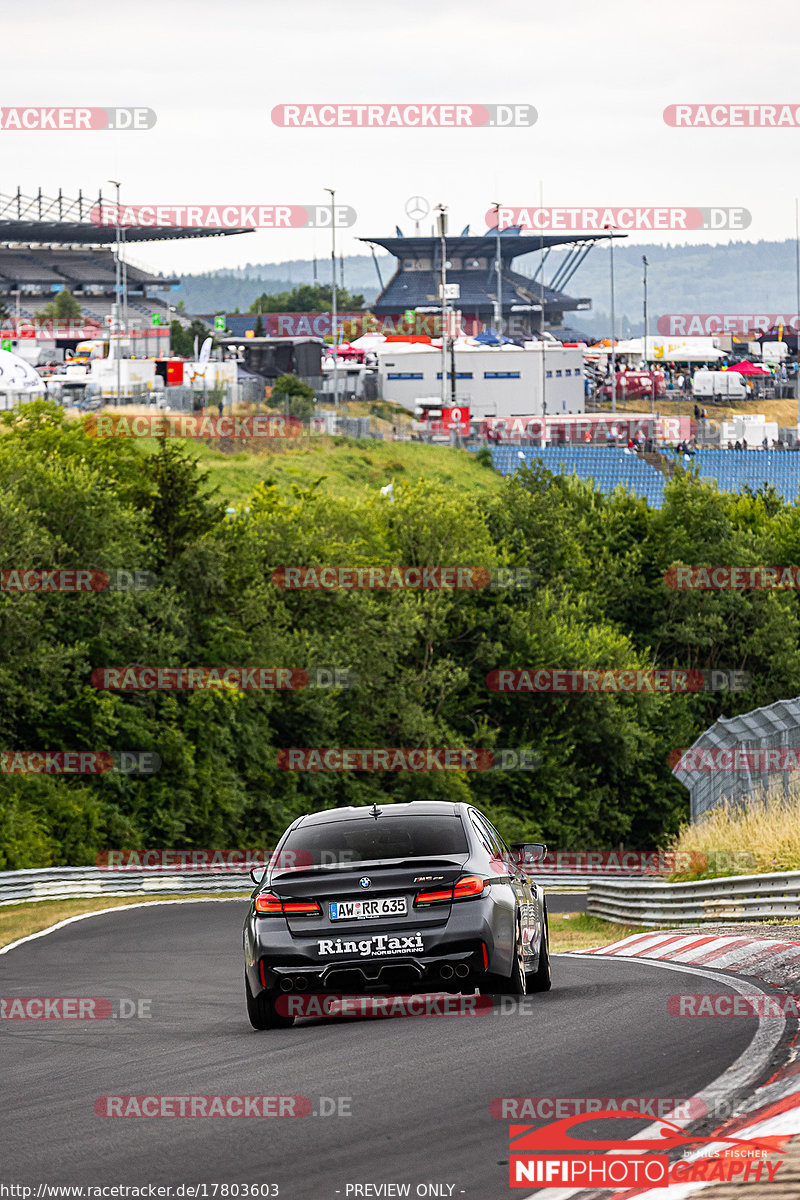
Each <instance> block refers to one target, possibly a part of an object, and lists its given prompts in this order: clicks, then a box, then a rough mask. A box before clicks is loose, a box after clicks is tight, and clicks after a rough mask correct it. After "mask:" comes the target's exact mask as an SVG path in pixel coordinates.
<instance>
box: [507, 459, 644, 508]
mask: <svg viewBox="0 0 800 1200" xmlns="http://www.w3.org/2000/svg"><path fill="white" fill-rule="evenodd" d="M491 455H492V463H493V464H494V466H495V468H496V470H498V471H499V472H500V473H501V475H513V474H514V473H515V471H519V470H520V469H521V468H522V467H523V466H524V467H532V466H533V465H534V464H535V463H539V464H540V465H541V466H543V467H546V468H547V470H548V471H552V472H553V474H554V475H559V474H561V475H572V474H575V475H577V476H578V477H579V478H581V479H590V480H593V482H594V485H595V487H596V488H597V490H598V491H600V492H602V493H603V494H604V495H606V496H610V495H611V493H612V492H613V491H614V489H615V488H616V487H618V486H619V485H620V484H622V485H623V486H624V487H626V488H628V489H629V490H630V491H632V492H634V493H635V494H636V495H637V496H641V497H642V498H643V499H644V500H647V502H648V504H649V505H650V507H651V508H661V506H662V504H663V502H664V488H665V486H666V482H667V480H666V477H665V475H664V474H663V472H662V471H660V470H659V469H658V468H657V467H654V466H652V465H651V464H650V463H649V462H648V461H647V459H645V458H643V457H642V456H641V455H639V454H636V453H633V452H631V451H628V450H625V449H623V448H621V447H606V446H520V445H507V446H492V447H491Z"/></svg>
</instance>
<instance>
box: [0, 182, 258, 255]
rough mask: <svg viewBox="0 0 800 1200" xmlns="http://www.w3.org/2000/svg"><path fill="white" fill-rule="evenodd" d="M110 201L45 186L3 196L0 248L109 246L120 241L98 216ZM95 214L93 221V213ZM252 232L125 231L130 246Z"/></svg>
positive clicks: (99, 195) (193, 229) (183, 228)
mask: <svg viewBox="0 0 800 1200" xmlns="http://www.w3.org/2000/svg"><path fill="white" fill-rule="evenodd" d="M109 203H110V200H109V198H108V197H107V196H106V197H104V196H103V193H102V191H101V192H98V193H97V195H96V196H93V195H84V194H83V192H82V191H79V192H78V195H77V198H75V199H70V198H69V197H67V196H64V195H63V194H62V192H61V189H60V188H59V191H58V195H56V196H45V195H43V194H42V190H41V188H40V189H39V191H38V193H37V194H36V195H35V196H26V195H23V193H22V192H21V190H20V189H19V188H17V191H16V192H15V193H13V194H4V193H0V245H5V246H9V245H27V246H48V245H49V246H108V245H110V244H111V243H112V242H114V241H115V240H116V236H117V230H116V227H115V225H113V224H101V223H100V222H99V221H97V220H96V214H97V212H98V210H99V209H102V208H103V205H104V204H105V205H108V204H109ZM93 213H94V214H95V220H92V215H93ZM253 232H254V231H253V230H252V229H249V228H248V229H244V228H243V229H211V228H206V227H201V228H198V227H196V226H192V227H191V228H189V227H187V226H183V225H176V226H161V227H158V226H141V227H137V226H133V227H132V226H130V225H127V226H126V227H125V229H124V239H125V241H126V242H157V241H169V240H174V239H175V238H197V237H229V236H231V235H232V234H235V233H253Z"/></svg>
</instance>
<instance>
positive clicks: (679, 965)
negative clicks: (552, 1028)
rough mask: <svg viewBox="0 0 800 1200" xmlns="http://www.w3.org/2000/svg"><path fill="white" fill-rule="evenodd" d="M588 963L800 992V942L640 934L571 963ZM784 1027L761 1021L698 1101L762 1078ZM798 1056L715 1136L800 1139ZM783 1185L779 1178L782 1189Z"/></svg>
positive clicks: (687, 1188)
mask: <svg viewBox="0 0 800 1200" xmlns="http://www.w3.org/2000/svg"><path fill="white" fill-rule="evenodd" d="M584 955H590V956H592V957H608V958H628V959H639V960H641V961H642V962H647V961H650V962H654V963H658V964H660V965H661V966H662V967H664V968H666V969H668V970H670V969H671V970H681V969H685V970H687V971H689V972H690V973H692V974H695V973H696V974H704V975H707V974H708V973H709V972H710V971H711V970H713V971H721V972H728V973H730V975H731V976H732V978H731V979H730V981H729V983H730V985H731V986H733V987H734V988H735V989H736V990H737V991H746V992H749V991H750V988H751V985H748V984H747V983H746V982H744V981H743V980H741V979H736V978H734V976H741V975H744V976H745V977H749V978H751V979H753V980H757V981H758V983H760V984H763V983H766V984H772V985H773V986H774V987H777V988H782V989H784V990H787V991H788V990H796V989H798V986H799V985H800V941H797V942H781V941H778V940H776V939H769V938H757V937H744V936H735V935H720V934H697V933H690V934H679V933H667V932H665V931H664V930H657V931H655V932H652V933H637V934H632V935H631V936H630V937H626V938H622V939H621V940H620V941H618V942H612V943H611V944H610V945H608V946H596V947H594V948H593V949H591V950H582V951H580V952H574V953H573V954H571V955H569V957H575V958H578V957H583V956H584ZM704 967H705V968H708V972H707V971H704V970H703V968H704ZM782 1026H783V1020H782V1018H776V1017H761V1018H760V1019H759V1026H758V1031H757V1032H756V1035H755V1037H754V1039H753V1041H752V1042H751V1044H750V1046H749V1047H748V1048H747V1050H746V1051H745V1052H744V1054H742V1055H741V1056H740V1058H739V1059H738V1060H737V1061H736V1062H735V1063H733V1065H732V1066H731V1067H729V1068H728V1070H727V1071H725V1072H724V1073H723V1075H721V1076H720V1077H719V1079H717V1080H715V1081H714V1082H713V1083H712V1084H710V1085H709V1087H708V1088H706V1089H705V1090H704V1091H703V1092H700V1093H699V1094H698V1097H697V1099H705V1098H707V1097H709V1096H714V1097H716V1099H719V1098H720V1097H721V1096H722V1095H724V1094H725V1093H727V1094H732V1093H734V1092H735V1091H736V1090H737V1086H736V1085H737V1083H740V1082H741V1075H742V1074H743V1072H745V1071H747V1069H748V1064H752V1065H753V1066H754V1067H755V1069H756V1073H757V1072H758V1066H759V1063H763V1062H764V1060H765V1057H767V1056H768V1052H769V1048H770V1046H772V1047H774V1046H775V1045H776V1044H777V1041H778V1040H779V1037H780V1032H779V1030H780V1029H781V1027H782ZM776 1033H777V1036H776ZM795 1054H796V1051H794V1052H793V1061H792V1062H790V1063H789V1064H787V1065H785V1066H783V1067H781V1068H780V1069H779V1070H777V1071H776V1072H775V1073H774V1075H772V1077H771V1078H770V1079H768V1080H767V1081H766V1083H763V1084H762V1085H761V1086H760V1087H757V1088H756V1089H755V1091H754V1092H753V1094H752V1095H751V1096H750V1098H749V1099H746V1100H742V1101H741V1102H740V1103H739V1104H738V1105H737V1108H738V1110H739V1111H738V1113H737V1115H736V1116H735V1117H731V1118H730V1119H729V1120H727V1121H724V1122H723V1123H722V1124H720V1125H719V1126H718V1127H717V1128H716V1129H714V1130H713V1133H712V1134H711V1135H710V1136H714V1135H720V1136H728V1135H730V1136H732V1137H737V1138H750V1137H757V1136H758V1135H767V1134H789V1135H791V1136H795V1135H797V1134H800V1059H798V1060H797V1061H795V1060H794V1055H795ZM737 1076H738V1077H739V1078H738V1079H737ZM669 1119H670V1120H672V1121H673V1122H674V1124H676V1125H687V1124H689V1123H690V1122H688V1121H686V1120H685V1119H681V1120H678V1119H677V1118H676V1117H670V1118H669ZM657 1129H658V1123H655V1124H652V1125H649V1126H648V1127H647V1128H646V1129H643V1130H641V1132H640V1133H638V1134H637V1135H636V1137H634V1138H632V1139H631V1142H632V1143H635V1141H636V1140H637V1138H652V1137H653V1136H654V1134H655V1132H656V1131H657ZM726 1148H727V1146H726V1143H725V1142H719V1143H715V1144H709V1143H706V1144H705V1145H704V1146H703V1147H702V1149H701V1150H698V1151H695V1152H689V1153H687V1154H685V1155H684V1157H685V1158H686V1159H687V1160H689V1161H695V1160H697V1159H700V1158H703V1157H707V1156H708V1155H709V1154H713V1153H716V1152H718V1151H719V1152H722V1151H724V1150H725V1149H726ZM779 1178H780V1176H779V1175H777V1176H776V1181H777V1180H779ZM720 1182H723V1181H722V1180H719V1179H710V1180H708V1181H703V1180H694V1181H692V1182H689V1183H676V1184H670V1185H669V1186H668V1187H659V1188H645V1189H640V1188H628V1189H625V1190H624V1191H616V1192H608V1191H606V1192H604V1193H603V1195H604V1196H607V1197H609V1200H633V1197H639V1198H644V1197H649V1198H650V1200H656V1198H658V1200H684V1198H685V1197H687V1196H691V1195H693V1194H694V1193H695V1192H698V1191H701V1190H703V1189H704V1188H707V1187H713V1186H714V1184H715V1183H720ZM753 1182H754V1183H755V1181H753ZM740 1186H744V1185H740ZM757 1186H759V1187H767V1188H768V1187H769V1184H768V1183H767V1182H766V1180H761V1181H760V1183H759V1184H758V1185H757ZM743 1194H744V1195H746V1194H747V1193H746V1192H744V1193H743ZM589 1195H596V1192H594V1191H592V1192H590V1191H588V1190H587V1189H585V1188H583V1189H575V1188H557V1189H556V1188H547V1189H546V1190H538V1191H535V1192H532V1193H531V1194H530V1196H529V1197H526V1198H525V1200H533V1197H536V1198H537V1200H542V1198H545V1197H546V1200H567V1198H568V1197H572V1196H589Z"/></svg>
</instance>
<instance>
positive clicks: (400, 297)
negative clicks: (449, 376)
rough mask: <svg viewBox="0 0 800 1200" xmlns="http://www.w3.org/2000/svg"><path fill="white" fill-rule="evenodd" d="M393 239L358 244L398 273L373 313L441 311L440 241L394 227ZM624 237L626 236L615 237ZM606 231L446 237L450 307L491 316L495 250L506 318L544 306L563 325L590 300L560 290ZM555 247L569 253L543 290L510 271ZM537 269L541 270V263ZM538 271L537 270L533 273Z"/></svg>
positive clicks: (510, 232) (533, 280)
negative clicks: (386, 256) (380, 252)
mask: <svg viewBox="0 0 800 1200" xmlns="http://www.w3.org/2000/svg"><path fill="white" fill-rule="evenodd" d="M397 235H398V236H396V237H389V238H386V237H383V238H380V237H379V238H374V237H365V238H360V239H359V240H360V241H363V242H369V243H373V244H374V245H376V246H381V247H382V248H383V249H384V250H388V251H389V253H390V254H393V255H394V256H395V257H396V258H397V260H398V269H397V271H396V273H395V275H394V276H393V277H392V279H390V280H389V282H388V284H387V285H386V287H384V288H383V290H382V291H381V293H380V295H379V296H378V298H377V300H376V301H375V302H374V304H373V305H372V309H373V311H374V312H376V313H379V314H383V313H398V312H403V311H404V310H406V309H423V310H424V309H426V308H430V307H431V306H433V307H436V308H439V307H440V306H441V301H440V300H439V277H440V274H441V249H442V245H441V238H440V237H438V236H437V235H435V234H431V235H430V236H428V237H423V236H420V235H419V234H415V236H414V237H404V236H403V234H402V231H401V230H400V229H399V228H398V229H397ZM612 236H614V237H624V236H625V235H624V234H613V235H612ZM608 237H609V235H608V234H607V233H603V234H597V233H586V234H583V233H576V234H563V235H562V234H557V235H548V234H532V235H527V234H526V235H525V236H522V235H521V233H520V230H519V228H518V227H514V228H512V229H506V230H503V231H502V232H501V233H500V234H499V235H498V234H497V232H496V231H495V230H492V229H490V230H488V231H487V232H486V233H485V234H482V235H479V236H475V235H473V234H470V232H469V226H467V227H466V229H465V230H464V231H463V232H462V233H461V234H460V235H459V236H457V237H447V238H446V240H445V245H446V251H447V257H448V260H450V265H449V266H448V267H447V282H448V284H449V285H451V286H452V285H457V287H458V299H457V300H455V301H453V305H454V307H456V308H458V309H460V310H461V311H463V312H468V313H474V314H479V313H489V312H492V311H493V309H494V306H495V303H496V300H497V297H496V288H497V275H496V261H497V256H498V251H499V256H500V260H501V263H502V266H501V275H502V293H503V294H502V306H503V313H504V314H512V313H515V312H539V313H540V312H541V309H542V302H543V303H544V313H545V319H546V321H550V320H554V321H555V322H556V323H557V324H559V325H560V324H562V320H563V313H564V312H568V311H573V310H577V309H589V308H591V300H590V299H589V298H588V297H579V298H575V297H572V296H568V295H567V294H566V293H565V292H564V291H563V289H564V288H565V287H566V286H567V284H568V283H569V280H570V279H571V278H572V276H573V275H574V274H575V272H576V271H577V269H578V268H579V267H580V265H581V264H582V262H583V261H584V259H585V258H586V255H587V254H588V253H589V251H590V250H591V248H592V247H593V246H594V245H595V244H596V243H597V242H598V241H605V240H607V239H608ZM557 246H567V247H569V248H570V249H569V250H568V253H567V254H566V255H565V256H564V258H563V260H562V261H561V262H560V263H559V264H558V266H557V267H556V269H555V271H554V273H553V274H552V276H551V278H550V282H549V284H548V285H547V286H543V285H542V283H541V282H540V281H537V279H536V276H534V277H533V278H530V277H528V276H527V275H522V274H521V273H519V272H517V271H514V270H512V269H511V265H510V264H511V263H512V261H513V260H514V259H515V258H518V257H519V256H520V255H523V254H531V253H532V252H536V251H542V252H543V257H544V258H545V260H546V258H547V255H548V254H549V251H550V250H551V249H552V248H554V247H557ZM539 270H543V264H542V265H540V267H539ZM537 273H538V272H537Z"/></svg>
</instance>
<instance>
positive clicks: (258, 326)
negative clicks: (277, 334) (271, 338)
mask: <svg viewBox="0 0 800 1200" xmlns="http://www.w3.org/2000/svg"><path fill="white" fill-rule="evenodd" d="M263 336H264V322H263V321H262V320H261V314H260V313H259V315H258V317H257V318H256V323H255V325H254V326H253V337H263Z"/></svg>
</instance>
